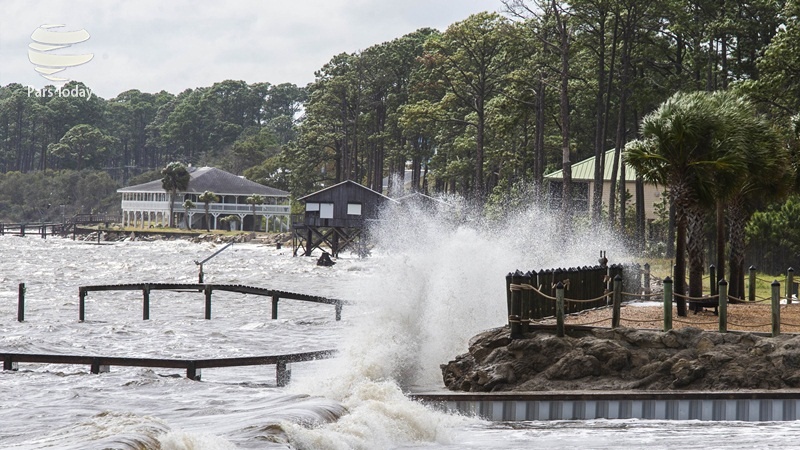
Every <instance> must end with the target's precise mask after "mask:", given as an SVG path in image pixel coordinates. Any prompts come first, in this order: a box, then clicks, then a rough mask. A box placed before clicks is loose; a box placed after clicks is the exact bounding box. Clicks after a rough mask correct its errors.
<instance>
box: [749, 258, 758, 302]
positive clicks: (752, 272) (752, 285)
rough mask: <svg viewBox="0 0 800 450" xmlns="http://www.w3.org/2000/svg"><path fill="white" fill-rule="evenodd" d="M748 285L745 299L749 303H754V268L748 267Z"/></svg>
mask: <svg viewBox="0 0 800 450" xmlns="http://www.w3.org/2000/svg"><path fill="white" fill-rule="evenodd" d="M748 270H749V272H750V284H749V286H747V291H748V292H747V299H748V300H750V301H751V302H754V301H756V266H750V268H749V269H748Z"/></svg>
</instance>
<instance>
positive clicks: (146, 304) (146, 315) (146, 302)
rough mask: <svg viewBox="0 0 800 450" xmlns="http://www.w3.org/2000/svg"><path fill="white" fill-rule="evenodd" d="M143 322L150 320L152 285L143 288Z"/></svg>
mask: <svg viewBox="0 0 800 450" xmlns="http://www.w3.org/2000/svg"><path fill="white" fill-rule="evenodd" d="M142 320H150V285H149V284H145V285H144V287H142Z"/></svg>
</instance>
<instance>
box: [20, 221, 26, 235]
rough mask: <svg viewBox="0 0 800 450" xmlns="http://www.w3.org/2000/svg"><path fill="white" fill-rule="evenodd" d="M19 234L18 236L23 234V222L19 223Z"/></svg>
mask: <svg viewBox="0 0 800 450" xmlns="http://www.w3.org/2000/svg"><path fill="white" fill-rule="evenodd" d="M19 235H20V236H25V224H24V223H22V224H20V225H19Z"/></svg>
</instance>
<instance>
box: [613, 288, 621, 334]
mask: <svg viewBox="0 0 800 450" xmlns="http://www.w3.org/2000/svg"><path fill="white" fill-rule="evenodd" d="M612 295H613V299H614V309H613V312H612V314H611V328H619V321H620V309H621V306H622V277H621V276H619V275H617V276H615V277H614V293H613V294H612Z"/></svg>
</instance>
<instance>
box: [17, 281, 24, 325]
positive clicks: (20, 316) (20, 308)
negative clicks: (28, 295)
mask: <svg viewBox="0 0 800 450" xmlns="http://www.w3.org/2000/svg"><path fill="white" fill-rule="evenodd" d="M18 293H19V295H18V298H17V321H18V322H24V321H25V283H20V284H19V290H18Z"/></svg>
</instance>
